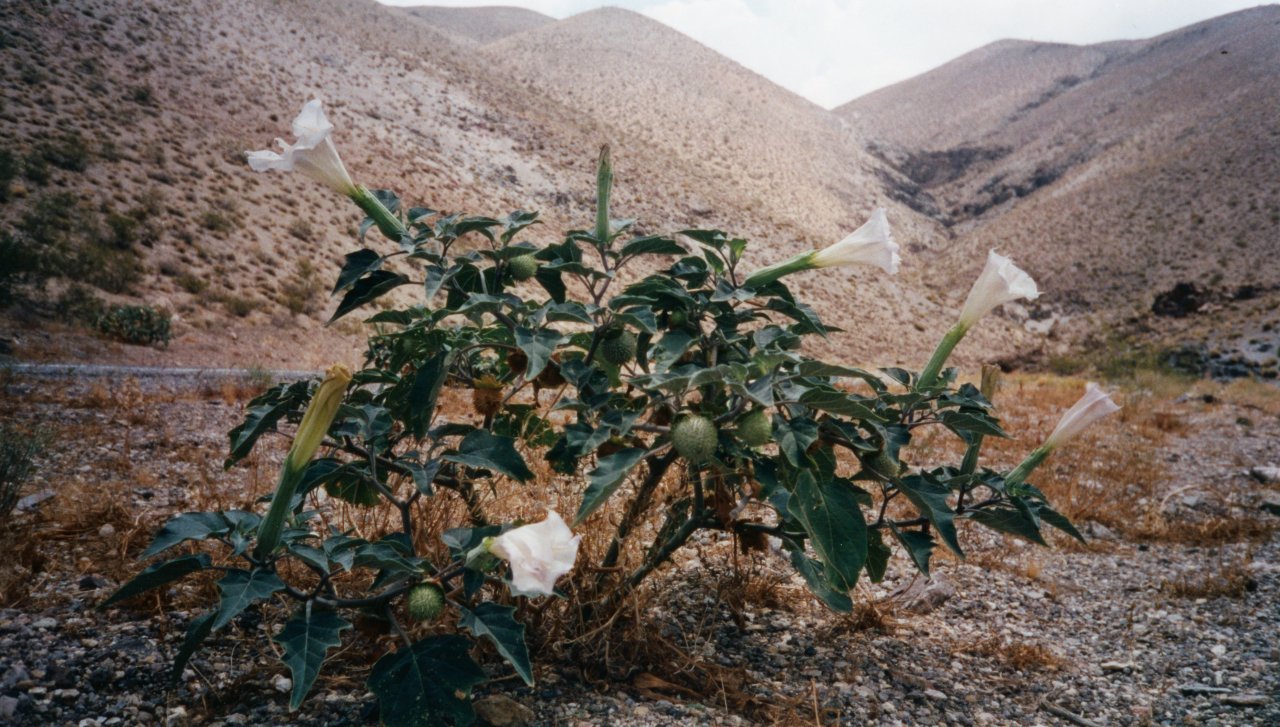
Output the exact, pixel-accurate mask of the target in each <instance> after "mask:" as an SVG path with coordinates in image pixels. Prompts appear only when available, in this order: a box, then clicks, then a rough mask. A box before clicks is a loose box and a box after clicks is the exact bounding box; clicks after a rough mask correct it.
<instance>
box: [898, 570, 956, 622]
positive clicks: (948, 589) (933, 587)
mask: <svg viewBox="0 0 1280 727" xmlns="http://www.w3.org/2000/svg"><path fill="white" fill-rule="evenodd" d="M954 595H956V589H955V586H953V585H951V581H949V580H947V578H946V576H944V575H942V574H941V573H938V572H935V573H933V576H932V577H930V578H926V577H924V576H922V575H917V576H916V577H915V578H912V579H911V581H910V582H908V583H907V584H906V585H903V586H899V587H898V588H897V589H896V590H894V592H893V593H890V594H889V598H890V599H892V600H893V601H895V602H896V603H897V604H898V607H899V608H901V609H902V610H904V611H909V612H911V613H914V614H918V615H924V614H926V613H932V612H934V611H936V610H938V608H940V607H941V606H942V604H944V603H946V602H947V601H949V600H951V597H952V596H954Z"/></svg>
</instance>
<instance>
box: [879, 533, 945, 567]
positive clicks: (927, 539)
mask: <svg viewBox="0 0 1280 727" xmlns="http://www.w3.org/2000/svg"><path fill="white" fill-rule="evenodd" d="M889 530H890V531H891V532H892V533H893V537H895V538H897V540H898V542H899V543H901V544H902V547H903V548H905V549H906V551H907V555H909V556H911V561H912V562H913V563H915V564H916V567H917V568H919V569H920V572H921V573H923V574H925V575H926V576H927V575H929V557H930V556H931V555H933V549H934V547H935V546H936V545H937V543H935V542H934V541H933V536H932V535H930V534H929V533H922V532H919V531H916V530H908V531H903V530H901V529H900V528H898V527H896V526H894V525H890V526H889Z"/></svg>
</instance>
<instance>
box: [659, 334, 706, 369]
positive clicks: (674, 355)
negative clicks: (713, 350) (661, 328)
mask: <svg viewBox="0 0 1280 727" xmlns="http://www.w3.org/2000/svg"><path fill="white" fill-rule="evenodd" d="M696 340H697V339H696V338H695V337H694V336H693V335H691V334H690V333H689V332H688V331H684V330H676V331H667V332H666V333H665V334H663V336H662V338H660V339H658V343H657V345H656V346H654V349H653V361H654V365H655V368H656V370H657V371H666V370H668V369H670V368H671V367H672V366H674V365H675V363H676V362H677V361H679V360H680V357H681V356H683V355H684V354H685V352H686V351H688V350H689V347H690V346H692V345H693V342H694V341H696Z"/></svg>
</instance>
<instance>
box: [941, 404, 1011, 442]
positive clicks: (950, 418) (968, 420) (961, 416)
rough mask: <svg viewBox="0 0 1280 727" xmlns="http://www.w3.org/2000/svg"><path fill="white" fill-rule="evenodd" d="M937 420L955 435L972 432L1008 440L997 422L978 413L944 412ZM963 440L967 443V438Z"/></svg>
mask: <svg viewBox="0 0 1280 727" xmlns="http://www.w3.org/2000/svg"><path fill="white" fill-rule="evenodd" d="M938 419H939V420H940V421H941V422H942V424H943V425H944V426H946V427H947V428H948V429H950V430H951V431H953V432H955V433H956V434H960V433H961V432H973V433H974V434H981V435H983V436H987V437H1004V438H1005V439H1008V438H1009V435H1008V434H1007V433H1006V432H1005V431H1004V430H1003V429H1001V428H1000V423H999V422H998V421H996V420H995V419H993V418H992V417H989V416H987V415H986V414H982V413H980V412H965V411H944V412H942V413H941V414H939V415H938ZM962 436H963V435H962ZM965 439H966V441H968V440H967V438H965Z"/></svg>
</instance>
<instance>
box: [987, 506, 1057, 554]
mask: <svg viewBox="0 0 1280 727" xmlns="http://www.w3.org/2000/svg"><path fill="white" fill-rule="evenodd" d="M1015 502H1016V501H1015ZM969 518H970V519H972V520H973V521H974V522H979V523H982V524H983V525H986V526H987V527H989V528H991V529H992V530H996V531H999V532H1002V533H1008V534H1010V535H1016V536H1018V537H1020V538H1025V539H1027V540H1030V541H1031V542H1033V543H1035V544H1037V545H1048V543H1046V542H1044V536H1042V535H1040V526H1039V524H1038V523H1036V521H1035V520H1034V519H1033V518H1032V516H1031V515H1030V514H1029V513H1028V512H1027V511H1026V510H1025V509H1023V508H1018V507H987V508H983V509H981V510H972V511H970V512H969Z"/></svg>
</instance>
